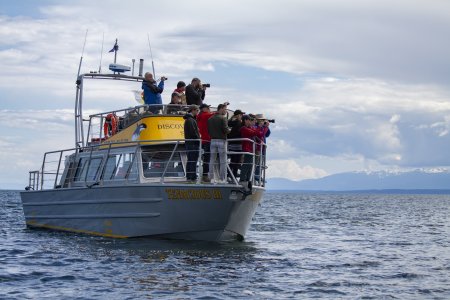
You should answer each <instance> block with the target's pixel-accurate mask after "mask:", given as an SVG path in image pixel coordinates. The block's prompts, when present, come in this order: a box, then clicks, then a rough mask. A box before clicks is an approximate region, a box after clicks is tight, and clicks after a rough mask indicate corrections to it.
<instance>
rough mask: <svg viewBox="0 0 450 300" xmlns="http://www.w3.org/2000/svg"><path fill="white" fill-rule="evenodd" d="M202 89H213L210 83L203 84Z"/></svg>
mask: <svg viewBox="0 0 450 300" xmlns="http://www.w3.org/2000/svg"><path fill="white" fill-rule="evenodd" d="M202 87H203V88H209V87H211V84H209V83H203V84H202Z"/></svg>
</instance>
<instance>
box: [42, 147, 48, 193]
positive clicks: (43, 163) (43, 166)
mask: <svg viewBox="0 0 450 300" xmlns="http://www.w3.org/2000/svg"><path fill="white" fill-rule="evenodd" d="M46 158H47V153H45V154H44V160H43V161H42V168H41V172H42V174H41V190H42V189H44V171H45V159H46Z"/></svg>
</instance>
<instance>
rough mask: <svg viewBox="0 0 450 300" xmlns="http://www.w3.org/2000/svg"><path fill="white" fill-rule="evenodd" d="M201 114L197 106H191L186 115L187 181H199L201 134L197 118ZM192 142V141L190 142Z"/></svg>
mask: <svg viewBox="0 0 450 300" xmlns="http://www.w3.org/2000/svg"><path fill="white" fill-rule="evenodd" d="M198 112H199V108H198V106H197V105H191V106H189V109H188V113H187V114H185V115H184V117H183V119H184V120H185V121H184V138H185V139H186V140H187V141H185V146H186V152H187V164H186V178H187V180H191V181H196V180H197V161H198V156H199V151H200V141H193V140H200V132H199V131H198V126H197V121H196V120H195V117H196V116H197V114H198ZM188 140H191V141H188Z"/></svg>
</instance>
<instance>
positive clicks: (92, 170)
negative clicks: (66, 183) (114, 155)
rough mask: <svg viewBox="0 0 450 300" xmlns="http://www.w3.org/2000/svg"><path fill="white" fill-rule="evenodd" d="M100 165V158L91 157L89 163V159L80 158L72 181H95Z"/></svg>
mask: <svg viewBox="0 0 450 300" xmlns="http://www.w3.org/2000/svg"><path fill="white" fill-rule="evenodd" d="M101 163H102V158H101V157H92V158H91V159H90V163H89V157H83V158H80V162H79V163H78V168H77V171H76V173H75V178H74V181H85V180H86V181H95V180H96V178H97V175H98V172H99V169H100V165H101Z"/></svg>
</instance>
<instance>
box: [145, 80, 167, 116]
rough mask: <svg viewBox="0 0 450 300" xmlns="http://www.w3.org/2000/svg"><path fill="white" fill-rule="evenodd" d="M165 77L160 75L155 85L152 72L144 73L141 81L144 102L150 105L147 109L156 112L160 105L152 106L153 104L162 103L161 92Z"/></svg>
mask: <svg viewBox="0 0 450 300" xmlns="http://www.w3.org/2000/svg"><path fill="white" fill-rule="evenodd" d="M165 80H166V78H165V77H161V81H160V82H159V84H158V85H156V80H155V79H153V74H152V73H150V72H147V73H145V75H144V80H143V81H142V89H143V90H144V103H145V104H146V105H151V106H150V108H149V111H151V112H152V113H156V112H158V111H159V110H160V109H161V108H162V107H159V106H154V105H155V104H162V97H161V93H162V92H163V91H164V81H165Z"/></svg>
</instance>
